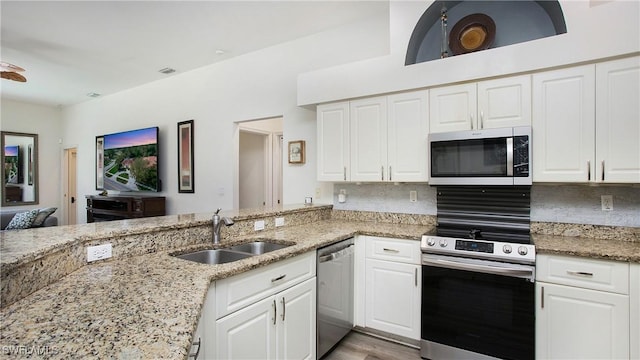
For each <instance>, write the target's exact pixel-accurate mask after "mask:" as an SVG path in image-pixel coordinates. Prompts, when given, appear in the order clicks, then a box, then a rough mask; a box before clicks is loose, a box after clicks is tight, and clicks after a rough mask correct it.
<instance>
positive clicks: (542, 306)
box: [540, 286, 544, 309]
mask: <svg viewBox="0 0 640 360" xmlns="http://www.w3.org/2000/svg"><path fill="white" fill-rule="evenodd" d="M540 308H541V309H544V286H543V287H542V288H541V289H540Z"/></svg>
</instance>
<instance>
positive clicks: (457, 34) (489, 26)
mask: <svg viewBox="0 0 640 360" xmlns="http://www.w3.org/2000/svg"><path fill="white" fill-rule="evenodd" d="M495 38H496V24H495V22H494V21H493V19H492V18H491V17H490V16H488V15H485V14H479V13H478V14H471V15H467V16H465V17H463V18H462V19H460V21H458V22H457V23H456V24H455V25H454V26H453V28H452V29H451V32H450V33H449V49H451V52H452V53H453V55H460V54H466V53H470V52H474V51H479V50H485V49H488V48H489V47H490V46H491V45H492V44H493V41H494V40H495Z"/></svg>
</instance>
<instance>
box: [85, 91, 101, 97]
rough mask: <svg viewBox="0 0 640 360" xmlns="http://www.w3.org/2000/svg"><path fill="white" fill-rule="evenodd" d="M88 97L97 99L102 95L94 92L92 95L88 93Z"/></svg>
mask: <svg viewBox="0 0 640 360" xmlns="http://www.w3.org/2000/svg"><path fill="white" fill-rule="evenodd" d="M87 96H88V97H92V98H96V97H99V96H100V94H98V93H94V92H90V93H88V94H87Z"/></svg>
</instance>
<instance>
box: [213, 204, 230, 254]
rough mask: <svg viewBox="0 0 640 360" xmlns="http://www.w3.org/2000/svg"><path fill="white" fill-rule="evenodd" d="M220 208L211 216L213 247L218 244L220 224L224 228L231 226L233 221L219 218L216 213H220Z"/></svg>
mask: <svg viewBox="0 0 640 360" xmlns="http://www.w3.org/2000/svg"><path fill="white" fill-rule="evenodd" d="M220 210H221V209H220V208H218V210H216V213H215V214H213V243H214V244H215V245H217V244H220V227H221V225H222V224H224V225H225V226H231V225H233V220H231V219H230V218H228V217H222V218H221V217H220V215H218V213H219V212H220Z"/></svg>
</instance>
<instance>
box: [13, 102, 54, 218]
mask: <svg viewBox="0 0 640 360" xmlns="http://www.w3.org/2000/svg"><path fill="white" fill-rule="evenodd" d="M1 104H2V111H1V112H0V120H1V123H0V124H1V125H0V128H1V129H2V131H13V132H22V133H30V134H38V173H39V176H38V177H39V181H38V183H39V184H38V198H39V204H37V205H28V206H17V207H15V208H17V209H35V208H42V207H51V206H54V207H57V208H58V209H59V210H58V211H57V212H56V213H55V215H56V216H57V217H58V218H61V217H62V215H61V214H62V208H61V204H62V193H61V191H60V181H61V180H60V179H61V168H62V160H61V158H62V149H63V148H62V145H60V143H59V140H60V138H61V134H62V130H61V125H62V114H61V112H60V110H59V109H58V108H54V107H48V106H42V105H33V104H27V103H24V102H19V101H14V100H9V99H5V98H3V99H2V101H1ZM25 181H26V173H25Z"/></svg>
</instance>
